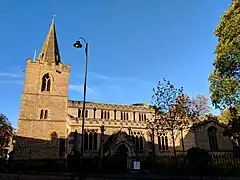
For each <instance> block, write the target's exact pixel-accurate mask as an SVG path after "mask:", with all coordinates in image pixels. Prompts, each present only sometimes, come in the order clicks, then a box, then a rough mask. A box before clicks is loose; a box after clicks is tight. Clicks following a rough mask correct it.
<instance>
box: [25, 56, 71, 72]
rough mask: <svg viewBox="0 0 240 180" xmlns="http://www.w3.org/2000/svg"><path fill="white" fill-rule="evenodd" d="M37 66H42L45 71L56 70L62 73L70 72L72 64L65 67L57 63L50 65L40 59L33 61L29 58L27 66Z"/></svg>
mask: <svg viewBox="0 0 240 180" xmlns="http://www.w3.org/2000/svg"><path fill="white" fill-rule="evenodd" d="M35 65H38V66H39V65H40V66H44V67H45V69H46V68H47V69H49V70H56V71H60V72H68V73H69V72H70V67H71V65H70V64H67V65H64V64H63V63H61V62H59V63H58V64H56V63H54V62H53V63H51V64H49V63H48V62H46V61H41V60H40V59H37V60H35V61H34V60H32V59H31V58H27V66H35Z"/></svg>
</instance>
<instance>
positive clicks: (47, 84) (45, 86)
mask: <svg viewBox="0 0 240 180" xmlns="http://www.w3.org/2000/svg"><path fill="white" fill-rule="evenodd" d="M50 89H51V79H50V76H49V74H48V73H47V74H45V75H44V76H43V77H42V87H41V91H50Z"/></svg>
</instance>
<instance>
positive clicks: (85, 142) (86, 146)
mask: <svg viewBox="0 0 240 180" xmlns="http://www.w3.org/2000/svg"><path fill="white" fill-rule="evenodd" d="M88 139H89V138H88V133H87V132H86V131H85V134H84V150H88Z"/></svg>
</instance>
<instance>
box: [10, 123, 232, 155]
mask: <svg viewBox="0 0 240 180" xmlns="http://www.w3.org/2000/svg"><path fill="white" fill-rule="evenodd" d="M213 125H215V127H217V126H216V122H210V121H209V122H206V123H205V124H204V123H203V124H202V125H201V126H200V128H199V127H198V128H196V127H195V128H194V129H193V128H191V129H190V130H189V131H187V132H185V133H183V135H182V134H181V132H179V133H178V134H176V136H175V138H174V140H175V146H176V151H177V152H183V151H185V152H186V151H187V150H188V149H189V148H191V147H200V148H204V149H206V150H209V149H210V150H212V151H216V152H217V151H223V150H226V151H231V150H232V145H231V140H230V139H229V138H227V137H226V138H225V139H224V137H223V135H222V134H221V129H220V128H217V131H219V134H217V133H216V132H217V131H216V132H215V134H214V132H213V133H212V134H211V135H212V136H213V137H212V138H211V139H209V132H208V131H207V130H208V128H209V127H212V126H213ZM98 132H99V131H96V130H94V129H93V130H88V131H86V132H85V133H86V134H85V137H84V156H85V157H95V156H100V153H101V152H100V149H101V148H100V147H101V146H100V145H101V143H100V142H101V140H103V156H111V155H112V154H115V153H116V152H117V150H118V147H119V146H120V145H124V146H126V149H127V151H128V156H141V157H143V156H145V157H147V156H149V155H151V154H152V149H153V146H152V142H149V141H146V139H145V138H144V136H143V135H141V134H131V136H130V135H129V133H126V132H125V131H118V132H116V133H114V134H112V135H106V134H104V135H103V136H102V134H101V133H98ZM214 136H216V137H214ZM181 137H183V141H182V138H181ZM50 139H51V140H48V141H47V140H41V139H34V138H27V137H21V136H16V137H15V140H16V144H15V146H14V153H13V154H14V155H13V158H14V159H58V158H60V159H61V158H66V156H67V154H71V153H73V150H76V151H77V152H80V150H81V134H80V133H78V132H71V133H70V134H69V136H68V138H67V139H63V138H58V135H57V133H56V132H53V133H52V134H51V138H50ZM182 142H184V143H182ZM172 144H173V143H172V139H171V133H168V137H167V136H166V134H164V133H160V134H158V136H157V138H156V139H155V142H154V149H155V154H156V155H157V156H161V155H172V153H173V145H172ZM223 145H225V149H222V147H224V146H223ZM226 145H227V146H228V147H226ZM219 147H220V148H219Z"/></svg>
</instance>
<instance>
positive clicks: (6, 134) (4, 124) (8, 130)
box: [0, 114, 13, 154]
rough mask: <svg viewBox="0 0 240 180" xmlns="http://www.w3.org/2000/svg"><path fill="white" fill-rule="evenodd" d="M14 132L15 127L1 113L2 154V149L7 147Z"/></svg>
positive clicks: (0, 137) (0, 149) (0, 140)
mask: <svg viewBox="0 0 240 180" xmlns="http://www.w3.org/2000/svg"><path fill="white" fill-rule="evenodd" d="M12 134H13V128H12V125H11V123H10V122H9V120H8V118H7V117H6V116H5V115H3V114H0V153H1V154H2V150H3V148H4V147H6V146H7V145H8V144H9V142H10V139H11V137H12Z"/></svg>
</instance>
